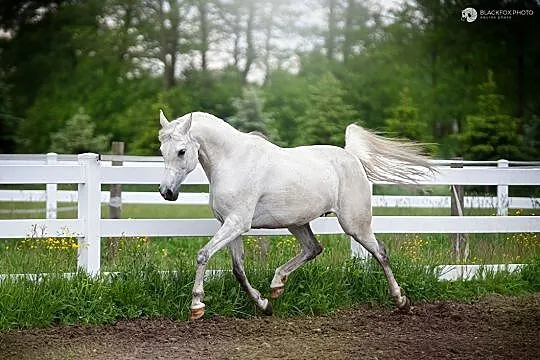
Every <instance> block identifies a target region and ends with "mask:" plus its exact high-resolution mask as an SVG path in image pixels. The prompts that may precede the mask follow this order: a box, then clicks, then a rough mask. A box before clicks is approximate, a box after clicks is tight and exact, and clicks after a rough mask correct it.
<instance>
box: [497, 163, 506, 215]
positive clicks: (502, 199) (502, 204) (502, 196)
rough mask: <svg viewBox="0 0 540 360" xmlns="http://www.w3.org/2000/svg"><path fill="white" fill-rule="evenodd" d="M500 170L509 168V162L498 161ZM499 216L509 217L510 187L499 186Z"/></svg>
mask: <svg viewBox="0 0 540 360" xmlns="http://www.w3.org/2000/svg"><path fill="white" fill-rule="evenodd" d="M497 167H498V168H507V167H508V160H504V159H501V160H498V161H497ZM497 215H498V216H507V215H508V185H505V184H502V185H497Z"/></svg>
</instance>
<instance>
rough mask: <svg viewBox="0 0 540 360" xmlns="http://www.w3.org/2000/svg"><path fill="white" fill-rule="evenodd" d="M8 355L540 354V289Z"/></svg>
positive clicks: (67, 335)
mask: <svg viewBox="0 0 540 360" xmlns="http://www.w3.org/2000/svg"><path fill="white" fill-rule="evenodd" d="M0 359H40V360H41V359H115V360H123V359H333V360H337V359H372V360H374V359H540V294H536V295H533V296H528V297H526V298H512V297H503V296H500V295H491V296H489V297H488V298H486V299H484V300H481V301H478V302H475V303H472V304H464V303H452V302H441V303H435V304H422V305H418V306H416V307H415V308H414V309H413V312H412V314H408V315H405V314H400V313H396V312H394V311H392V310H391V309H377V308H370V307H367V306H357V307H355V308H351V309H347V310H343V311H339V312H338V313H336V314H334V315H331V316H325V317H313V318H288V319H280V318H275V317H265V318H255V319H250V320H244V319H232V318H212V319H205V320H203V321H201V322H197V323H188V322H173V321H170V320H163V319H153V320H136V321H119V322H118V323H116V324H114V325H110V326H71V327H54V328H48V329H34V330H28V331H13V332H9V333H3V334H0Z"/></svg>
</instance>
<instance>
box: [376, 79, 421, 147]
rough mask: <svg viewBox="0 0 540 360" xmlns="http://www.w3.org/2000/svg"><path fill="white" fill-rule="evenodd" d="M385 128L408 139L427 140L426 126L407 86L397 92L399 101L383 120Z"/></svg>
mask: <svg viewBox="0 0 540 360" xmlns="http://www.w3.org/2000/svg"><path fill="white" fill-rule="evenodd" d="M385 125H386V126H385V130H386V131H388V132H389V133H391V134H395V135H397V136H398V137H404V138H406V139H409V140H417V141H426V140H429V135H430V134H429V132H428V126H427V124H426V123H425V122H423V121H421V120H420V119H419V116H418V108H417V107H416V106H415V104H414V103H413V99H412V96H411V93H410V91H409V89H408V88H404V89H403V90H401V92H400V93H399V103H398V104H397V105H396V106H394V107H393V108H392V109H391V117H390V118H388V119H386V120H385Z"/></svg>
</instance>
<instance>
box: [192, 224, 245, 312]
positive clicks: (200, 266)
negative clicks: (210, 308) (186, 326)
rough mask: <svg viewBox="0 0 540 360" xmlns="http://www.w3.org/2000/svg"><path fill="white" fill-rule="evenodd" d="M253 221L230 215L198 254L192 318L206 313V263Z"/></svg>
mask: <svg viewBox="0 0 540 360" xmlns="http://www.w3.org/2000/svg"><path fill="white" fill-rule="evenodd" d="M250 227H251V222H250V221H246V220H245V219H244V218H242V217H238V216H229V217H227V218H226V219H225V221H224V222H223V225H221V227H220V228H219V230H218V231H217V232H216V234H215V235H214V237H212V239H211V240H210V241H209V242H208V243H207V244H206V245H205V246H204V247H203V248H202V249H201V250H200V251H199V253H198V254H197V270H196V272H195V283H194V284H193V297H192V299H191V315H190V319H191V320H196V319H199V318H201V317H202V316H203V315H204V303H203V302H202V300H203V297H204V285H203V282H204V272H205V270H206V264H208V261H209V260H210V258H211V257H212V255H214V254H215V253H216V252H217V251H219V250H220V249H222V248H223V247H225V246H227V244H229V243H230V242H231V241H232V240H234V239H236V238H237V237H238V236H240V235H242V234H243V233H244V232H246V231H248V230H249V228H250Z"/></svg>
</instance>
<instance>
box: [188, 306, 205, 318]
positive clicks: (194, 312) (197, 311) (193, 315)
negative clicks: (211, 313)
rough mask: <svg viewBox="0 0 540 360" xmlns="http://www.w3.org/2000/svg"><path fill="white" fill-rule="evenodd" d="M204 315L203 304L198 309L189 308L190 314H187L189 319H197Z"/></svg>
mask: <svg viewBox="0 0 540 360" xmlns="http://www.w3.org/2000/svg"><path fill="white" fill-rule="evenodd" d="M203 315H204V306H203V307H201V308H198V309H191V314H190V315H189V320H198V319H200V318H202V317H203Z"/></svg>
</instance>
